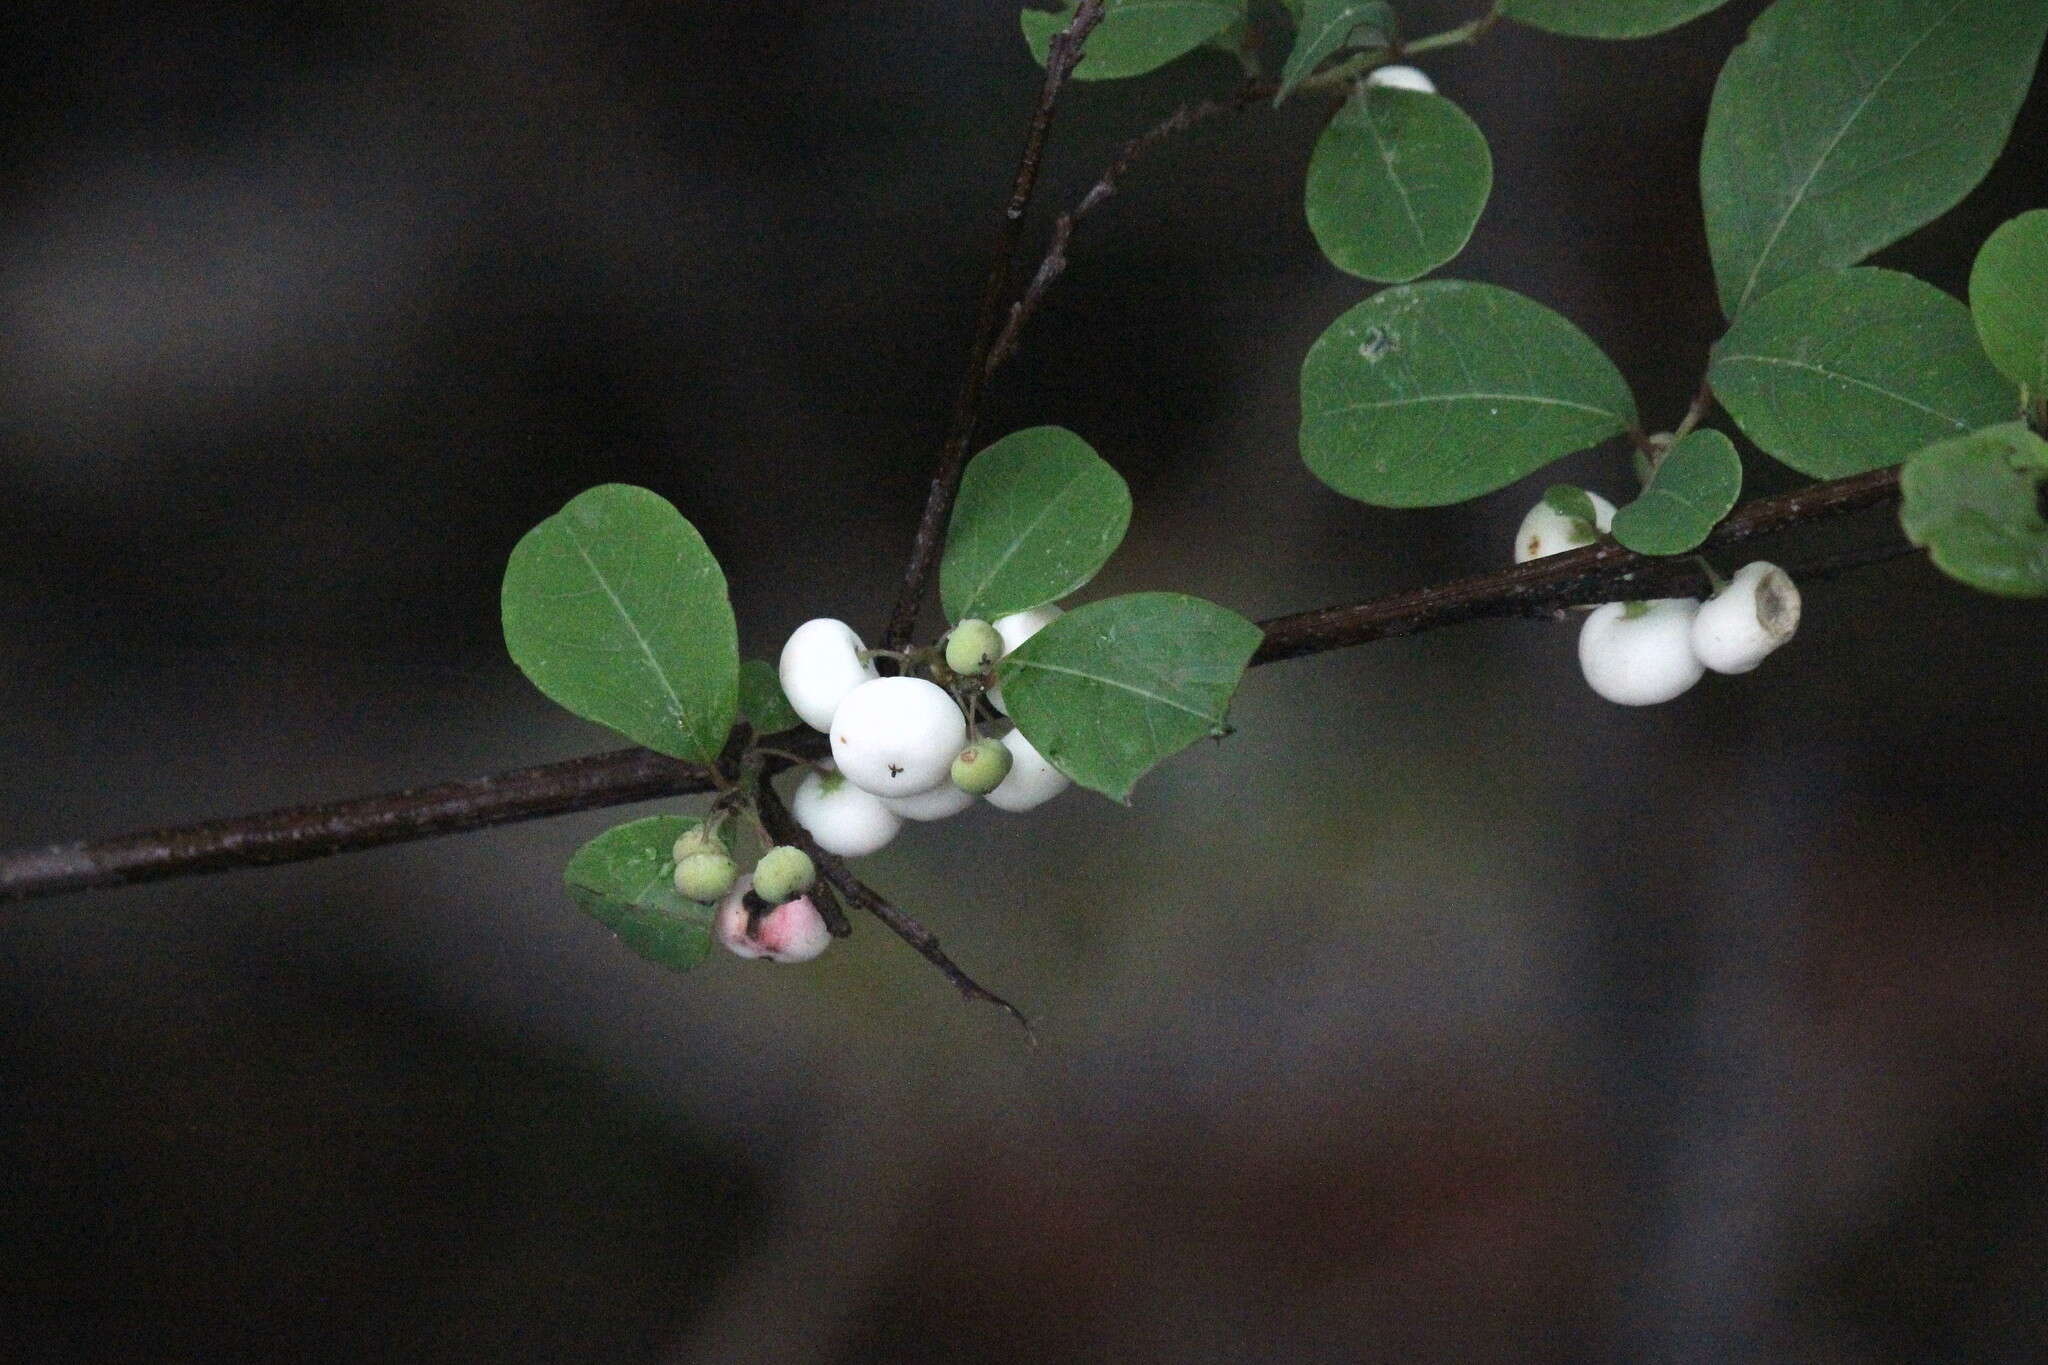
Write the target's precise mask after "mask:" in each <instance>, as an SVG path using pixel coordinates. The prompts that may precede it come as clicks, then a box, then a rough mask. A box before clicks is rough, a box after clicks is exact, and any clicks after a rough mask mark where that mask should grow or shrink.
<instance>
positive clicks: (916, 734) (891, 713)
mask: <svg viewBox="0 0 2048 1365" xmlns="http://www.w3.org/2000/svg"><path fill="white" fill-rule="evenodd" d="M831 735H832V761H833V762H835V763H837V764H838V765H839V771H840V772H841V773H843V774H845V775H846V778H847V780H848V781H850V782H852V783H853V784H854V785H855V786H857V787H860V788H862V789H863V790H865V791H871V792H873V793H874V794H875V795H876V796H915V795H917V793H919V792H928V791H930V790H931V789H932V788H933V787H936V786H938V785H939V784H940V783H941V782H944V781H945V780H946V777H947V773H948V771H949V770H950V769H951V768H952V766H953V755H955V754H957V753H959V752H960V748H961V746H962V745H964V744H966V743H967V722H966V720H965V719H963V718H962V717H961V715H960V707H959V705H958V704H957V703H956V702H955V701H954V700H953V699H952V698H951V697H950V696H948V695H946V689H945V688H943V687H940V686H939V685H938V684H937V683H932V682H926V681H925V680H924V679H923V678H877V679H876V680H875V681H873V682H865V683H862V684H861V685H860V686H859V687H856V688H854V689H853V691H851V692H849V693H847V694H846V700H845V701H843V702H841V703H839V709H838V710H837V711H835V712H833V713H832V729H831Z"/></svg>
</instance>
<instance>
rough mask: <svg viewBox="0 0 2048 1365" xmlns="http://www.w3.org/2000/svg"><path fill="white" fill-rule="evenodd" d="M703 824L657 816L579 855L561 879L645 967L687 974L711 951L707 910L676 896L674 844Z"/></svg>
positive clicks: (612, 832) (600, 839)
mask: <svg viewBox="0 0 2048 1365" xmlns="http://www.w3.org/2000/svg"><path fill="white" fill-rule="evenodd" d="M699 823H701V822H699V821H696V820H689V819H685V818H683V817H682V816H678V815H656V816H652V817H650V818H648V819H645V820H633V821H629V822H628V823H626V824H623V825H614V826H612V828H610V829H608V830H606V831H605V832H604V833H602V834H600V835H598V836H597V837H596V838H595V839H592V840H591V841H590V842H589V843H587V844H585V845H584V846H583V847H582V848H579V849H577V850H576V854H575V856H574V857H572V858H570V859H569V866H568V869H567V870H566V872H565V873H564V874H563V879H564V880H565V881H566V882H567V883H568V885H569V895H570V897H571V898H572V899H573V900H574V901H575V902H576V904H577V905H578V906H580V907H581V908H582V909H583V911H584V912H585V913H586V914H588V915H590V916H591V917H592V918H594V919H596V920H597V921H598V922H599V923H601V924H603V925H604V926H605V927H606V928H607V929H610V930H611V931H612V932H613V933H615V934H617V935H618V936H619V938H620V939H621V940H623V941H624V943H625V945H626V946H627V947H628V948H631V949H632V950H633V951H634V952H636V953H638V954H639V955H640V956H642V957H644V958H646V959H647V960H648V961H649V962H653V963H657V964H659V965H661V966H663V967H667V968H669V969H671V970H672V971H678V972H687V971H688V970H690V968H692V967H694V966H696V965H697V964H698V963H700V962H702V961H703V960H704V957H705V954H707V953H709V952H710V951H711V917H712V907H710V906H708V905H699V904H698V903H697V902H696V901H693V900H690V899H688V898H687V897H685V896H684V895H682V893H680V892H678V891H677V890H676V885H675V875H676V861H675V842H676V839H677V837H678V836H680V835H681V834H682V832H683V831H684V830H686V829H689V828H691V827H693V826H695V825H697V824H699Z"/></svg>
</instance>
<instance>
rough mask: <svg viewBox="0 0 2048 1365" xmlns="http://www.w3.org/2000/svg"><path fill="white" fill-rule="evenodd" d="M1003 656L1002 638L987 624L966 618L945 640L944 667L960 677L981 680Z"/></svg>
mask: <svg viewBox="0 0 2048 1365" xmlns="http://www.w3.org/2000/svg"><path fill="white" fill-rule="evenodd" d="M1002 656H1003V637H1002V636H1001V635H999V634H997V633H996V628H995V627H994V626H992V625H990V624H989V623H988V622H986V621H979V620H976V619H974V618H973V617H969V618H968V619H967V620H965V621H962V622H961V623H960V624H959V625H957V626H955V627H953V632H952V634H950V635H948V636H947V637H946V667H948V668H950V669H952V670H953V671H954V672H955V673H958V674H960V675H961V676H962V677H968V678H978V677H980V676H981V675H982V674H984V673H986V672H988V670H989V667H990V665H992V664H994V663H995V661H996V660H997V659H1000V658H1001V657H1002Z"/></svg>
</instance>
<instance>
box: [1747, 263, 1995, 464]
mask: <svg viewBox="0 0 2048 1365" xmlns="http://www.w3.org/2000/svg"><path fill="white" fill-rule="evenodd" d="M1707 378H1708V381H1709V382H1710V383H1711V384H1712V385H1713V388H1714V393H1715V396H1716V397H1718V398H1719V399H1720V400H1721V403H1722V405H1723V406H1725V407H1726V408H1727V409H1728V412H1729V414H1730V415H1731V416H1733V417H1734V418H1735V420H1736V422H1737V423H1738V424H1739V425H1740V426H1741V427H1742V430H1743V431H1744V432H1745V433H1746V434H1747V435H1748V436H1749V438H1750V439H1751V440H1753V441H1755V442H1756V443H1757V444H1758V445H1759V446H1761V447H1763V449H1764V450H1765V452H1767V453H1768V454H1770V455H1772V456H1774V457H1776V458H1777V459H1779V460H1782V461H1784V462H1785V463H1786V464H1788V465H1791V466H1792V467H1793V468H1794V469H1796V470H1798V471H1799V472H1800V473H1802V474H1807V475H1811V476H1812V477H1814V478H1816V479H1838V478H1841V477H1843V476H1845V475H1849V474H1857V473H1861V472H1862V471H1864V470H1866V469H1881V468H1883V467H1884V466H1886V465H1893V464H1897V463H1898V462H1899V461H1900V460H1903V459H1905V458H1906V457H1907V456H1908V455H1910V454H1912V453H1913V452H1914V451H1916V450H1918V449H1920V447H1922V446H1924V445H1926V444H1927V443H1928V442H1929V441H1938V440H1940V439H1941V438H1942V437H1944V436H1954V435H1958V434H1960V433H1962V432H1966V431H1975V430H1976V429H1977V428H1978V427H1982V426H1988V425H1990V424H1991V423H1993V422H2002V421H2005V420H2007V419H2008V418H2010V417H2012V416H2013V414H2014V413H2015V411H2016V410H2017V408H2018V403H2019V399H2018V396H2017V395H2016V394H2015V393H2014V392H2013V390H2012V386H2011V385H2010V384H2008V383H2006V382H2005V380H2004V379H2003V378H2002V377H2001V376H2000V375H1999V373H1998V371H1997V370H1995V369H1993V368H1992V367H1991V362H1990V361H1988V360H1986V359H1985V358H1984V352H1983V349H1982V348H1981V347H1980V346H1978V344H1977V336H1976V333H1975V332H1974V331H1973V330H1972V328H1971V325H1970V314H1969V310H1968V309H1966V308H1964V307H1963V305H1962V304H1960V303H1958V302H1957V301H1956V300H1954V299H1952V298H1950V297H1949V296H1948V295H1947V294H1944V293H1942V292H1941V291H1940V290H1939V289H1936V288H1935V287H1934V286H1933V285H1931V284H1926V283H1924V282H1922V281H1920V280H1916V279H1914V278H1913V277H1912V276H1911V275H1902V274H1900V273H1899V272H1897V271H1895V270H1877V269H1874V268H1871V267H1867V266H1866V267H1861V268H1858V269H1853V270H1828V271H1822V272H1820V273H1819V274H1815V275H1808V276H1806V277H1805V278H1803V279H1798V280H1794V281H1793V282H1792V283H1790V284H1788V285H1785V286H1784V287H1783V288H1781V289H1776V290H1773V291H1772V292H1771V293H1770V294H1768V295H1766V296H1764V297H1763V298H1761V299H1759V300H1757V301H1756V302H1755V303H1753V304H1751V305H1750V306H1749V307H1748V308H1746V309H1744V310H1743V312H1742V315H1741V316H1740V317H1738V318H1737V319H1736V320H1735V325H1734V326H1733V327H1731V328H1729V329H1728V334H1727V335H1726V336H1724V337H1722V338H1721V341H1720V344H1719V345H1717V346H1716V347H1715V348H1714V359H1713V365H1712V368H1711V369H1709V370H1708V372H1707Z"/></svg>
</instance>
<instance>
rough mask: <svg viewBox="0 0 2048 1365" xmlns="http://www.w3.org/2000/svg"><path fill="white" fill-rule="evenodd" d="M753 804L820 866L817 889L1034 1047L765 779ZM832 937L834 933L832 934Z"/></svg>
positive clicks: (934, 939) (1011, 1009) (998, 1002)
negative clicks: (851, 907)
mask: <svg viewBox="0 0 2048 1365" xmlns="http://www.w3.org/2000/svg"><path fill="white" fill-rule="evenodd" d="M755 799H756V801H757V802H758V803H759V806H760V811H761V822H762V823H763V824H765V825H766V826H767V827H768V832H769V833H770V834H772V835H774V836H775V838H776V840H777V841H778V842H781V843H785V844H795V845H796V846H797V847H798V848H800V849H802V850H803V851H804V852H806V853H808V854H810V855H811V861H812V862H814V863H816V864H817V865H818V875H819V877H821V878H822V879H823V880H822V881H821V883H820V889H824V888H826V887H829V888H831V890H832V891H833V892H836V893H837V894H838V895H841V896H844V897H845V898H846V899H847V900H848V901H851V902H852V903H853V904H855V905H857V906H859V907H860V908H861V909H863V910H865V911H867V912H868V913H869V914H870V915H873V916H874V917H875V918H876V919H878V920H880V921H881V922H882V923H883V924H884V925H886V926H887V927H888V929H889V931H890V932H891V933H893V934H895V935H896V937H898V938H900V939H902V940H903V941H904V942H905V943H908V944H909V945H910V946H911V947H913V948H915V949H916V950H917V951H918V953H919V954H920V955H921V956H922V957H923V958H924V960H925V961H927V962H929V963H931V964H932V965H933V966H934V967H937V968H938V969H939V971H940V972H941V973H942V974H943V975H944V976H945V978H946V980H948V981H950V982H952V983H953V987H954V989H955V990H957V991H959V992H960V994H961V995H962V996H964V997H965V998H966V999H968V1000H979V1001H983V1002H985V1003H987V1004H990V1005H994V1006H996V1007H997V1008H998V1009H1001V1010H1004V1011H1006V1012H1007V1013H1008V1014H1009V1016H1010V1017H1011V1018H1012V1019H1015V1020H1016V1021H1017V1022H1018V1023H1019V1024H1021V1025H1022V1026H1023V1028H1024V1032H1025V1034H1026V1035H1027V1036H1029V1037H1031V1039H1032V1040H1033V1041H1034V1042H1036V1041H1037V1035H1035V1034H1033V1033H1032V1032H1031V1021H1030V1020H1029V1019H1026V1018H1025V1017H1024V1013H1023V1011H1021V1010H1019V1009H1018V1008H1017V1007H1016V1006H1015V1005H1012V1004H1011V1003H1010V1002H1009V1001H1007V1000H1005V999H1003V997H1001V996H1000V995H997V994H996V993H995V992H994V991H992V990H989V989H988V988H987V987H986V986H983V985H982V984H981V983H980V982H978V981H976V980H975V979H974V978H973V977H971V976H969V975H968V974H967V973H966V972H964V971H962V970H960V967H959V965H958V964H957V963H955V962H954V961H953V959H952V958H950V957H948V956H946V953H945V950H943V949H942V948H940V947H939V938H938V935H936V934H934V933H933V932H932V931H931V930H929V929H927V928H925V927H924V925H923V924H922V923H921V922H920V921H919V920H918V919H917V918H916V916H914V915H912V914H911V913H910V912H909V911H907V910H904V909H902V908H901V907H900V906H897V905H895V904H893V903H892V902H890V901H889V900H888V899H887V898H885V897H884V896H883V895H882V894H881V893H880V892H878V891H876V890H875V889H874V888H873V887H871V886H869V885H868V884H867V883H866V882H864V881H862V880H861V879H860V878H859V877H857V876H855V875H854V873H853V869H852V868H850V867H848V866H847V865H846V863H845V861H844V860H842V859H841V858H839V857H837V856H835V855H833V854H830V853H827V852H826V851H825V850H824V849H822V848H819V847H818V845H817V841H816V840H814V839H812V838H811V836H810V835H809V834H808V833H807V832H806V831H805V830H804V828H803V827H802V826H801V825H799V824H797V822H796V820H795V818H794V817H793V816H791V815H790V813H789V807H787V806H785V805H784V804H783V802H782V798H781V797H780V796H778V795H777V794H776V791H775V788H774V786H773V784H771V783H770V781H769V780H768V777H767V776H766V775H765V774H764V775H763V776H762V778H761V781H760V783H759V785H758V786H757V788H756V795H755ZM819 909H820V911H821V912H822V910H823V906H822V905H820V907H819ZM833 932H834V933H835V934H836V933H838V931H837V930H836V929H835V930H834V931H833Z"/></svg>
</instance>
